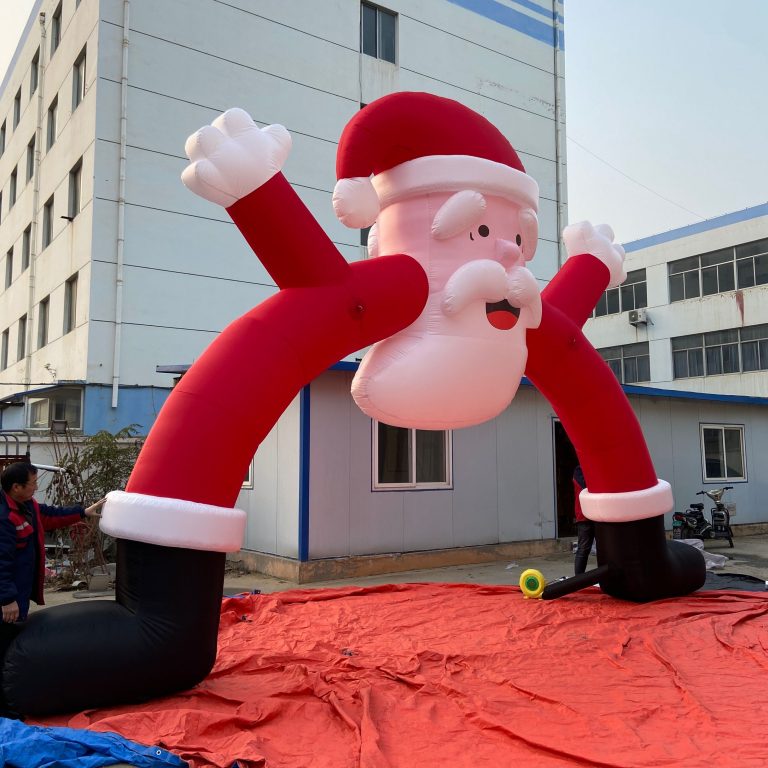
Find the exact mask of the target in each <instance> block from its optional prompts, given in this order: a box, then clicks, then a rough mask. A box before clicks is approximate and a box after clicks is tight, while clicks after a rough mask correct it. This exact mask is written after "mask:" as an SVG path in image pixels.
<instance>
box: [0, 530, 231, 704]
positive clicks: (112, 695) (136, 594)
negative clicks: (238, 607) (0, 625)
mask: <svg viewBox="0 0 768 768" xmlns="http://www.w3.org/2000/svg"><path fill="white" fill-rule="evenodd" d="M224 561H225V555H224V554H223V553H219V552H201V551H199V550H191V549H177V548H173V547H159V546H155V545H153V544H142V543H140V542H135V541H124V540H120V541H118V558H117V564H118V581H117V595H116V598H117V599H116V601H115V602H110V601H105V600H101V601H94V602H86V603H80V604H70V605H60V606H56V607H53V608H47V609H46V610H44V611H39V612H37V613H33V614H32V615H31V616H30V617H29V619H28V621H27V626H26V627H25V629H24V630H23V632H22V633H21V634H20V635H19V636H18V637H17V638H16V639H15V640H14V641H13V643H12V644H11V646H10V648H9V650H8V652H7V654H6V656H5V661H4V665H3V677H2V680H3V692H4V694H5V697H6V699H7V701H8V705H9V706H10V707H11V708H12V709H14V710H16V711H18V712H21V713H23V714H25V715H50V714H61V713H67V712H76V711H79V710H82V709H88V708H92V707H106V706H113V705H116V704H130V703H136V702H140V701H146V700H147V699H152V698H156V697H158V696H163V695H166V694H169V693H173V692H176V691H180V690H184V689H187V688H191V687H192V686H194V685H196V684H197V683H199V682H200V681H201V680H202V679H203V678H205V677H206V675H207V674H208V673H209V672H210V670H211V668H212V667H213V664H214V661H215V660H216V641H217V636H218V627H219V614H220V611H221V596H222V591H223V586H224Z"/></svg>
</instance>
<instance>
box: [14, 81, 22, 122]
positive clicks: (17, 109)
mask: <svg viewBox="0 0 768 768" xmlns="http://www.w3.org/2000/svg"><path fill="white" fill-rule="evenodd" d="M19 120H21V88H19V90H18V91H17V92H16V95H15V96H14V97H13V127H14V129H15V128H16V127H17V126H18V124H19Z"/></svg>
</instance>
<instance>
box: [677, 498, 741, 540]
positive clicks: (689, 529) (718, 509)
mask: <svg viewBox="0 0 768 768" xmlns="http://www.w3.org/2000/svg"><path fill="white" fill-rule="evenodd" d="M732 488H733V486H732V485H726V486H723V487H722V488H713V489H712V490H709V491H699V492H698V493H697V494H696V495H697V496H709V498H710V499H712V501H714V502H715V506H714V507H712V508H711V509H710V511H709V514H710V519H709V520H707V518H706V517H705V516H704V505H703V504H690V505H689V506H688V509H686V510H685V512H675V513H674V514H673V515H672V538H673V539H728V546H730V547H733V530H732V529H731V515H730V512H729V511H728V508H727V507H726V506H725V504H724V503H723V501H722V499H723V494H724V493H725V492H726V491H729V490H731V489H732Z"/></svg>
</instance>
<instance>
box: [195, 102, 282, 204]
mask: <svg viewBox="0 0 768 768" xmlns="http://www.w3.org/2000/svg"><path fill="white" fill-rule="evenodd" d="M184 150H185V151H186V153H187V157H189V159H190V160H191V161H192V162H191V164H190V165H188V166H187V167H186V168H185V169H184V171H183V173H182V174H181V180H182V181H183V182H184V184H185V185H186V186H187V187H188V188H189V189H190V190H191V191H192V192H194V193H195V194H196V195H200V197H204V198H205V199H206V200H210V201H211V202H212V203H217V204H218V205H221V206H224V207H225V208H228V207H229V206H230V205H232V204H233V203H236V202H237V201H238V200H240V199H242V198H243V197H245V196H246V195H248V194H249V193H251V192H253V190H254V189H258V188H259V187H260V186H262V185H263V184H266V182H268V181H269V180H270V179H271V178H272V177H273V176H274V175H275V174H277V173H279V172H280V170H281V169H282V167H283V164H284V163H285V160H286V158H287V157H288V153H289V152H290V150H291V135H290V134H289V133H288V131H287V130H286V129H285V128H284V127H283V126H282V125H268V126H266V127H265V128H259V127H258V126H257V125H256V123H254V122H253V120H252V119H251V116H250V115H249V114H248V113H247V112H246V111H245V110H243V109H238V108H235V109H228V110H227V111H226V112H225V113H224V114H223V115H220V116H219V117H217V118H216V119H215V120H214V121H213V123H211V125H206V126H205V127H204V128H201V129H200V130H199V131H197V132H196V133H193V134H192V135H191V136H190V137H189V138H188V139H187V143H186V144H185V145H184Z"/></svg>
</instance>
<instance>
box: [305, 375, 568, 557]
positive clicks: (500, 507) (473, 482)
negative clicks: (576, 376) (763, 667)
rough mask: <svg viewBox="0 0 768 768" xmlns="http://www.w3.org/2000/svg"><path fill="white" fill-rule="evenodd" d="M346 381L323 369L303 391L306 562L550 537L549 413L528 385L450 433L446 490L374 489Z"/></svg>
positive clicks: (369, 446) (365, 430)
mask: <svg viewBox="0 0 768 768" xmlns="http://www.w3.org/2000/svg"><path fill="white" fill-rule="evenodd" d="M351 380H352V374H351V373H345V372H341V371H332V372H329V373H326V374H324V375H323V376H321V377H319V378H318V379H316V380H315V381H313V382H312V385H311V434H310V441H309V448H308V449H309V556H310V559H316V558H322V557H343V556H348V555H359V554H376V553H384V552H408V551H417V550H428V549H441V548H450V547H465V546H476V545H482V544H496V543H499V542H505V541H523V540H538V539H546V538H553V537H554V536H555V527H556V525H555V518H556V511H555V497H554V484H553V475H554V454H553V440H552V420H553V418H554V411H553V410H552V408H551V406H550V405H549V403H547V402H546V400H544V398H542V397H541V395H539V394H538V393H537V392H536V391H535V390H534V389H533V388H532V387H522V388H521V389H520V391H519V393H518V395H517V397H516V398H515V400H514V402H513V403H512V405H511V406H510V407H509V408H507V410H506V411H504V413H503V414H501V416H499V417H498V418H497V419H494V420H492V421H489V422H486V423H485V424H481V425H479V426H477V427H472V428H471V429H460V430H456V431H454V432H453V436H452V445H453V464H452V466H453V483H452V488H449V489H440V490H432V489H430V490H413V491H400V490H373V488H372V482H371V478H372V471H373V467H372V462H373V459H372V453H373V441H372V423H371V420H370V419H369V418H368V417H366V416H365V415H364V414H363V413H362V412H361V411H360V410H359V409H358V408H357V406H356V405H355V403H354V401H353V400H352V398H351V396H350V394H349V387H350V384H351ZM523 436H525V437H523Z"/></svg>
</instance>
